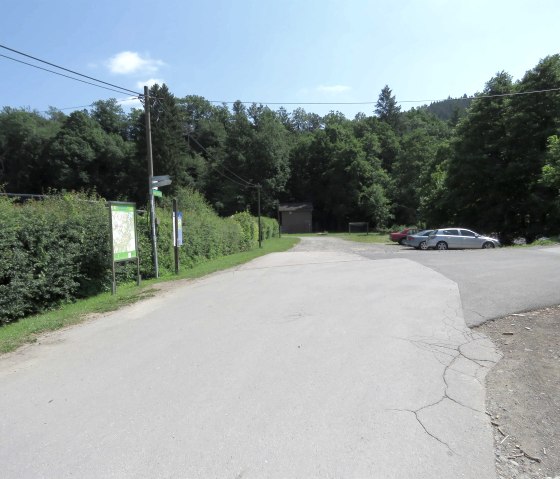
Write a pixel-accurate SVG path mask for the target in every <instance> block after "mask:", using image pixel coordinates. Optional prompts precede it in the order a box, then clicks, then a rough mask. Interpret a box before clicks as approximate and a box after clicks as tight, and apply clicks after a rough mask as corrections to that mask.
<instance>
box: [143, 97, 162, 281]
mask: <svg viewBox="0 0 560 479" xmlns="http://www.w3.org/2000/svg"><path fill="white" fill-rule="evenodd" d="M144 117H145V119H146V149H147V154H146V156H147V157H148V199H149V201H150V223H151V225H150V230H151V237H152V258H153V259H154V273H155V275H156V278H159V267H158V254H157V239H156V205H155V200H154V190H153V189H152V188H153V185H152V177H153V176H154V158H153V156H152V125H151V123H150V91H149V89H148V87H147V86H145V87H144Z"/></svg>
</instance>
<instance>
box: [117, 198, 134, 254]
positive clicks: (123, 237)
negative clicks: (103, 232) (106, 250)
mask: <svg viewBox="0 0 560 479" xmlns="http://www.w3.org/2000/svg"><path fill="white" fill-rule="evenodd" d="M135 216H136V206H135V205H134V204H118V203H111V230H112V236H113V261H127V260H130V259H133V258H137V257H138V251H137V248H136V221H135Z"/></svg>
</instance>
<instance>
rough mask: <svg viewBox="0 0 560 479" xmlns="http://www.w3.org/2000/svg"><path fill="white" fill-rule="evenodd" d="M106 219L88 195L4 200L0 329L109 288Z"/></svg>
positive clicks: (100, 206) (101, 206)
mask: <svg viewBox="0 0 560 479" xmlns="http://www.w3.org/2000/svg"><path fill="white" fill-rule="evenodd" d="M107 215H108V213H107V210H106V208H105V202H104V201H101V200H99V199H98V198H95V199H93V198H92V197H88V196H86V195H64V196H62V195H61V196H54V197H50V198H47V199H45V200H44V201H29V202H26V203H24V204H22V205H20V204H16V203H14V202H13V201H10V200H7V199H6V198H0V224H2V228H0V230H1V231H0V323H7V322H10V321H13V320H14V319H18V318H21V317H24V316H27V315H30V314H34V313H38V312H40V311H43V310H44V309H47V308H49V307H53V306H56V305H58V304H60V303H63V302H68V301H71V300H73V299H75V298H79V297H85V296H89V295H91V294H95V293H97V292H100V291H102V290H104V289H107V288H108V287H109V285H110V270H109V268H108V265H109V260H110V250H109V244H108V237H109V226H108V216H107Z"/></svg>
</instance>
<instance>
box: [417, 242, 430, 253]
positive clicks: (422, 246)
mask: <svg viewBox="0 0 560 479" xmlns="http://www.w3.org/2000/svg"><path fill="white" fill-rule="evenodd" d="M418 247H419V248H420V249H421V250H424V251H426V250H427V249H428V243H426V242H425V241H422V242H421V243H420V244H419V245H418Z"/></svg>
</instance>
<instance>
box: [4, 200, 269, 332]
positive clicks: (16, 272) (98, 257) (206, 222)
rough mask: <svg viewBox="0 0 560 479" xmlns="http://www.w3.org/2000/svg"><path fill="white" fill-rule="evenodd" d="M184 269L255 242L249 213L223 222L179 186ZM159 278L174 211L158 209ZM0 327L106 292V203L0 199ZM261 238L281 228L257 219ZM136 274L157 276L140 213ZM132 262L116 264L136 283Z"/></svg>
mask: <svg viewBox="0 0 560 479" xmlns="http://www.w3.org/2000/svg"><path fill="white" fill-rule="evenodd" d="M178 201H179V205H180V209H181V211H182V212H183V241H184V245H183V246H182V247H180V249H179V251H180V262H181V265H182V268H190V267H192V266H194V265H196V264H199V263H202V262H204V261H207V260H210V259H215V258H218V257H221V256H226V255H231V254H234V253H238V252H241V251H248V250H250V249H252V248H254V247H255V245H256V243H257V239H258V237H257V220H256V218H254V217H251V216H250V215H249V214H248V213H239V214H238V215H236V216H235V217H233V218H220V217H219V216H218V215H217V214H216V213H215V212H214V211H213V210H212V209H211V208H210V207H209V206H208V204H207V203H206V201H205V200H204V198H203V197H202V196H201V195H200V194H199V193H198V192H195V191H192V190H188V189H180V190H179V191H178ZM156 216H157V218H158V227H157V244H158V260H159V269H160V274H161V275H165V274H170V273H173V272H174V270H175V266H174V265H175V263H174V247H173V235H172V231H173V230H172V228H173V225H172V210H171V208H170V201H169V200H166V201H165V202H164V203H163V204H162V206H161V207H158V208H157V214H156ZM0 224H2V228H0V324H2V323H8V322H10V321H14V320H17V319H20V318H23V317H25V316H29V315H31V314H35V313H38V312H41V311H44V310H47V309H51V308H53V307H56V306H57V305H60V304H62V303H68V302H72V301H74V300H75V299H77V298H82V297H87V296H91V295H93V294H96V293H99V292H101V291H107V290H109V289H110V285H111V252H110V244H109V238H110V231H109V210H108V208H107V206H106V203H105V201H104V200H102V199H100V198H98V197H95V196H91V195H85V194H61V195H55V196H51V197H48V198H46V199H44V200H42V201H28V202H25V203H23V204H18V203H15V202H14V201H12V200H10V199H7V198H6V197H1V196H0ZM262 225H263V239H268V238H272V237H277V236H278V223H277V221H276V220H274V219H270V218H262ZM137 226H138V249H139V257H140V268H141V274H142V277H144V278H149V277H152V276H153V274H154V268H153V261H152V251H151V240H150V225H149V223H148V215H144V216H140V217H139V218H138V221H137ZM135 275H136V266H135V265H134V264H133V263H130V262H129V263H124V264H120V263H119V264H117V276H118V279H119V280H121V281H122V280H126V279H133V278H134V277H135Z"/></svg>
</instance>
